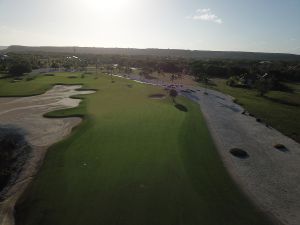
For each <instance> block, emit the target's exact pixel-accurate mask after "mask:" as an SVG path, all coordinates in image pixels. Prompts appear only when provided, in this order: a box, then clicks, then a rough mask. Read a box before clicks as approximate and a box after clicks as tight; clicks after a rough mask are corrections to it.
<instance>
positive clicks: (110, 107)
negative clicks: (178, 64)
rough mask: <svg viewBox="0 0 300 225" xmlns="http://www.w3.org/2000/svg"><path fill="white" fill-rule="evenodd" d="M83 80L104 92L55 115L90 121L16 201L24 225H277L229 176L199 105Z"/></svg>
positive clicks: (51, 155)
mask: <svg viewBox="0 0 300 225" xmlns="http://www.w3.org/2000/svg"><path fill="white" fill-rule="evenodd" d="M64 76H65V75H61V76H57V77H53V78H52V80H51V81H52V83H56V82H62V81H68V80H67V79H66V78H65V77H64ZM46 79H47V80H48V79H49V78H46ZM53 79H54V80H55V82H53ZM39 80H42V81H43V82H41V83H42V85H49V83H48V84H47V82H45V78H41V79H39V78H38V79H36V81H34V82H37V83H38V82H39ZM79 80H80V81H81V82H83V83H84V84H85V87H88V88H96V89H98V91H97V93H95V94H93V95H90V96H85V101H84V102H83V103H82V104H81V105H80V107H78V108H76V109H71V110H65V111H58V112H53V113H50V114H49V115H50V116H61V115H64V116H67V115H68V116H70V115H74V114H75V115H85V120H84V122H83V123H82V124H81V125H80V127H78V128H77V129H76V130H75V132H74V133H73V135H72V136H71V137H70V138H68V139H66V140H64V141H62V142H60V143H58V144H56V145H54V146H53V147H51V148H50V150H49V152H48V154H47V157H46V160H45V162H44V165H43V167H42V168H41V170H40V172H39V174H38V176H37V177H36V179H35V180H34V182H33V183H32V185H31V186H30V188H28V190H27V191H26V193H25V194H24V195H23V197H22V199H21V200H20V201H19V204H18V206H17V210H16V215H17V224H24V225H50V224H51V225H53V224H56V225H60V224H61V225H69V224H70V225H71V224H72V225H83V224H84V225H85V224H89V225H93V224H95V225H96V224H97V225H102V224H103V225H112V224H121V225H127V224H128V225H154V224H155V225H168V224H178V225H179V224H182V225H196V224H203V225H210V224H211V225H220V224H222V225H226V224H228V225H235V224H238V225H240V224H243V225H247V224H249V225H250V224H257V225H260V224H262V225H263V224H270V223H269V221H268V220H267V219H266V218H265V217H264V216H263V215H262V214H261V213H260V212H258V211H257V210H256V209H255V208H254V207H253V205H252V204H251V203H249V201H248V200H247V199H245V198H244V197H243V195H242V194H241V193H240V191H239V190H238V188H237V187H236V186H235V185H234V184H233V182H232V181H231V179H230V178H229V176H228V175H227V173H226V171H225V169H224V167H223V165H222V162H221V160H220V158H219V156H218V154H217V151H216V149H215V147H214V144H213V142H212V139H211V137H210V135H209V132H208V129H207V127H206V125H205V121H204V119H203V117H202V115H201V112H200V110H199V106H198V105H196V104H194V103H192V102H190V101H188V100H186V99H184V98H181V97H180V98H178V99H177V101H178V102H179V103H181V104H183V105H185V106H186V107H187V108H188V112H181V111H179V110H177V109H176V108H175V107H174V106H173V103H172V101H171V99H169V98H166V99H163V100H157V99H150V98H148V95H150V94H154V93H159V92H163V91H162V90H161V89H159V88H156V87H152V86H147V85H141V84H135V83H133V87H132V88H128V86H127V84H128V83H129V82H130V81H126V80H121V79H117V80H116V83H111V82H110V80H109V78H108V77H102V78H99V79H96V80H95V79H91V78H85V79H75V81H74V80H73V82H77V81H79ZM49 82H50V80H49ZM31 92H34V91H33V90H31Z"/></svg>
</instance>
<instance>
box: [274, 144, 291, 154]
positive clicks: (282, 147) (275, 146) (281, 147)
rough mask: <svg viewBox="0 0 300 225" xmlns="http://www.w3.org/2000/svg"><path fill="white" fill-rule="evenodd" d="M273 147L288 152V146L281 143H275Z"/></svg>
mask: <svg viewBox="0 0 300 225" xmlns="http://www.w3.org/2000/svg"><path fill="white" fill-rule="evenodd" d="M274 148H276V149H278V150H279V151H281V152H288V151H289V150H288V148H287V147H285V146H284V145H283V144H276V145H274Z"/></svg>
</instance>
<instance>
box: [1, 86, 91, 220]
mask: <svg viewBox="0 0 300 225" xmlns="http://www.w3.org/2000/svg"><path fill="white" fill-rule="evenodd" d="M80 88H81V86H80V85H72V86H67V85H56V86H54V87H53V88H52V89H51V90H49V91H47V92H46V93H44V94H42V95H37V96H32V97H17V98H0V126H1V125H14V126H15V127H19V128H22V129H23V130H25V131H26V133H25V137H26V139H27V141H28V142H29V143H30V144H31V146H32V149H33V150H32V153H31V156H30V159H29V160H28V162H27V163H26V164H25V166H24V168H23V170H22V172H21V174H20V176H19V178H18V180H17V181H16V183H15V184H14V185H12V186H10V187H7V188H6V189H4V190H3V191H2V193H1V194H2V196H3V197H4V198H5V199H6V200H5V201H4V202H1V203H0V225H10V224H14V220H13V208H14V205H15V203H16V201H17V199H18V197H19V196H20V195H21V194H22V192H23V190H24V189H25V188H26V186H27V185H28V183H29V182H30V181H31V179H32V177H33V176H34V175H35V174H36V172H37V170H38V168H39V166H40V165H41V162H42V160H43V158H44V156H45V153H46V150H47V148H48V147H49V146H50V145H52V144H54V143H56V142H58V141H60V140H62V139H63V138H65V137H66V136H67V135H68V134H70V132H71V130H72V128H73V127H74V126H76V125H78V124H79V123H80V122H81V118H77V117H73V118H59V119H49V118H45V117H43V115H44V114H46V113H48V112H51V111H55V110H60V109H67V108H73V107H76V106H78V105H79V103H80V101H81V100H80V99H72V98H70V96H73V95H79V94H91V93H94V91H91V90H82V91H80V90H78V89H80Z"/></svg>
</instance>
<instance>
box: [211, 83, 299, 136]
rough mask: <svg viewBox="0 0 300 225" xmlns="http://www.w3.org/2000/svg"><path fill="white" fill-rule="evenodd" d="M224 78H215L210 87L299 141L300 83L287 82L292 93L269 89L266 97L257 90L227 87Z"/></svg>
mask: <svg viewBox="0 0 300 225" xmlns="http://www.w3.org/2000/svg"><path fill="white" fill-rule="evenodd" d="M225 82H226V81H225V80H222V79H217V80H215V84H216V86H212V87H211V88H213V89H216V90H218V91H221V92H223V93H226V94H229V95H231V96H233V97H234V98H236V101H237V103H238V104H241V105H242V106H243V107H244V108H245V109H246V110H248V111H249V112H250V113H251V114H253V115H254V116H255V117H258V118H260V119H261V120H263V121H265V122H266V123H267V124H269V125H271V126H272V127H274V128H275V129H277V130H279V131H281V132H282V133H284V134H285V135H287V136H289V137H291V138H293V139H294V140H296V141H298V142H300V123H297V121H299V115H300V91H299V89H300V84H292V85H291V84H288V85H289V86H290V87H292V88H293V89H294V93H287V92H281V91H271V92H269V93H268V94H267V95H266V97H259V96H258V94H257V91H255V90H248V89H244V88H234V87H229V86H227V85H226V84H225Z"/></svg>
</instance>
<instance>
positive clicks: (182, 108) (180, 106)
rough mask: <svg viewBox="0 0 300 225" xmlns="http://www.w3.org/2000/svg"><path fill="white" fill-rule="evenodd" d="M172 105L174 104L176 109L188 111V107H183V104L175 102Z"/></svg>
mask: <svg viewBox="0 0 300 225" xmlns="http://www.w3.org/2000/svg"><path fill="white" fill-rule="evenodd" d="M174 106H175V108H176V109H178V110H180V111H182V112H188V111H189V110H188V108H187V107H185V106H184V105H181V104H175V105H174Z"/></svg>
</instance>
